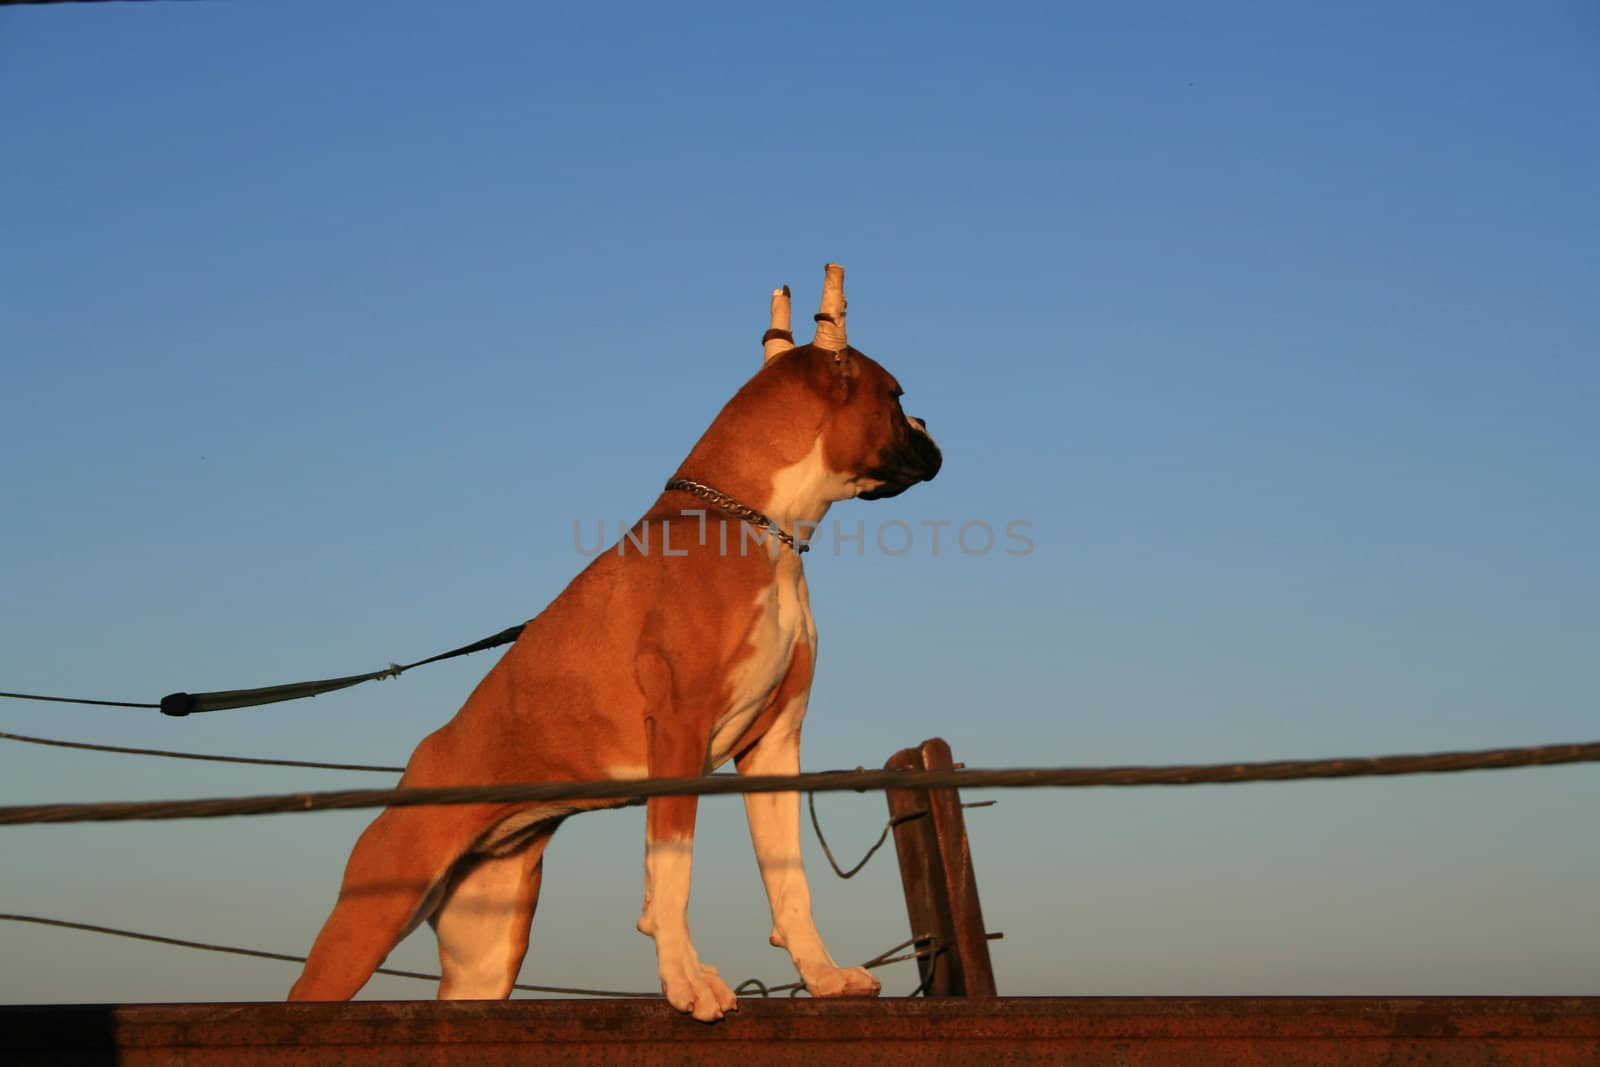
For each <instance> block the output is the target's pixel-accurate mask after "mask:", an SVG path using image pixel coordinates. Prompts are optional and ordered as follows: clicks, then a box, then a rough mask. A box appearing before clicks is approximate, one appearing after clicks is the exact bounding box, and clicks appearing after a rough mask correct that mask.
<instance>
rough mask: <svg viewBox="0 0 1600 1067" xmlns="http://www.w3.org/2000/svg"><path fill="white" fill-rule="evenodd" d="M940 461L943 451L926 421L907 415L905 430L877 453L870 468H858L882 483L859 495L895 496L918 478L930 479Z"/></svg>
mask: <svg viewBox="0 0 1600 1067" xmlns="http://www.w3.org/2000/svg"><path fill="white" fill-rule="evenodd" d="M943 464H944V454H943V453H941V452H940V451H939V446H938V445H936V444H934V442H933V437H932V435H930V434H929V433H928V427H927V424H926V423H924V422H923V421H922V420H921V419H919V418H915V417H913V416H910V415H907V416H906V422H905V431H904V432H903V433H901V434H899V435H898V436H897V438H896V439H895V440H894V441H893V442H892V443H891V444H890V445H889V446H888V447H887V448H885V449H884V450H883V451H882V452H880V453H878V462H877V463H876V464H875V465H874V466H873V467H872V469H870V470H866V471H863V472H862V474H861V476H862V477H863V478H870V479H872V480H873V481H875V482H882V483H883V484H882V485H880V486H878V487H876V488H874V489H869V490H867V491H866V492H864V493H862V494H861V499H862V500H883V499H885V498H887V497H891V496H899V495H900V494H901V493H903V492H905V491H906V490H907V489H910V488H911V487H912V486H913V485H916V484H917V483H918V482H931V481H933V479H934V477H935V476H936V475H937V474H938V473H939V468H940V467H941V466H942V465H943Z"/></svg>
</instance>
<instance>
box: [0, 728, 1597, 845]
mask: <svg viewBox="0 0 1600 1067" xmlns="http://www.w3.org/2000/svg"><path fill="white" fill-rule="evenodd" d="M1597 761H1600V742H1595V741H1591V742H1587V743H1583V744H1565V745H1539V746H1534V747H1528V748H1500V749H1489V750H1485V751H1476V752H1439V753H1433V754H1428V755H1404V756H1376V757H1355V758H1337V759H1320V760H1276V761H1272V762H1266V763H1212V764H1183V765H1178V766H1164V767H1163V766H1155V767H1036V768H1014V769H1009V770H959V771H954V770H952V771H911V770H885V771H824V772H821V773H813V774H796V775H760V776H750V777H743V776H737V775H727V774H723V775H709V776H706V777H701V778H641V779H632V780H624V779H610V780H605V781H593V782H538V783H531V784H530V783H521V784H504V785H471V786H443V787H434V788H427V789H418V788H410V789H347V790H335V791H329V792H321V793H280V794H272V795H267V796H252V797H216V798H207V799H199V800H155V801H119V802H111V803H77V804H26V805H16V806H10V807H0V825H10V826H18V825H24V824H36V823H69V822H123V821H128V820H134V819H201V818H216V817H221V816H231V815H274V814H280V813H288V812H304V811H348V810H353V809H358V808H379V807H415V806H419V805H428V804H483V803H498V804H532V803H541V802H549V801H563V802H570V801H590V800H598V801H609V802H611V803H610V804H608V805H605V806H625V805H629V804H637V803H642V802H643V801H644V800H646V799H647V798H649V797H653V796H723V795H727V794H733V793H788V792H794V791H796V790H813V791H815V792H818V793H827V792H845V791H856V792H862V791H866V790H869V789H872V790H876V789H1029V788H1041V787H1069V788H1082V787H1089V786H1120V787H1130V786H1148V785H1232V784H1240V783H1244V782H1282V781H1296V780H1304V779H1319V778H1360V777H1389V776H1393V775H1404V774H1443V773H1450V772H1459V771H1475V770H1496V769H1506V768H1511V767H1535V766H1539V767H1545V766H1554V765H1557V764H1564V763H1592V762H1597Z"/></svg>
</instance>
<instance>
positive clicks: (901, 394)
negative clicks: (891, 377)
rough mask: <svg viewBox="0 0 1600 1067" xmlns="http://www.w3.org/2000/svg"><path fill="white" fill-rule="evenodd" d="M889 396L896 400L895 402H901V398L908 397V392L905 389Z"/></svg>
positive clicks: (897, 390)
mask: <svg viewBox="0 0 1600 1067" xmlns="http://www.w3.org/2000/svg"><path fill="white" fill-rule="evenodd" d="M889 395H890V396H891V397H892V398H894V399H895V400H899V399H900V398H901V397H903V396H905V395H906V391H905V390H904V389H896V390H895V391H894V392H892V393H890V394H889Z"/></svg>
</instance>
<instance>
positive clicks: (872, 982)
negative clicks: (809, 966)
mask: <svg viewBox="0 0 1600 1067" xmlns="http://www.w3.org/2000/svg"><path fill="white" fill-rule="evenodd" d="M882 988H883V986H881V985H879V984H878V980H877V979H876V978H874V977H872V975H870V974H868V973H867V971H866V968H864V967H830V968H828V969H826V970H822V971H818V972H816V973H814V974H810V975H807V976H806V992H807V993H810V994H811V995H812V996H814V997H875V996H877V995H878V991H879V990H880V989H882Z"/></svg>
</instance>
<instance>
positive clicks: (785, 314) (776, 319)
mask: <svg viewBox="0 0 1600 1067" xmlns="http://www.w3.org/2000/svg"><path fill="white" fill-rule="evenodd" d="M793 347H794V333H793V332H792V331H791V330H790V327H789V287H788V286H787V285H785V286H784V287H783V288H781V289H774V290H772V325H771V326H769V327H768V328H767V332H766V333H764V334H762V335H761V355H762V358H763V359H768V360H770V359H776V358H777V357H778V356H781V355H783V354H784V353H785V352H787V351H789V350H790V349H791V348H793Z"/></svg>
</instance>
